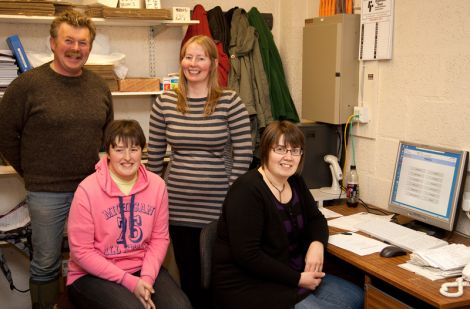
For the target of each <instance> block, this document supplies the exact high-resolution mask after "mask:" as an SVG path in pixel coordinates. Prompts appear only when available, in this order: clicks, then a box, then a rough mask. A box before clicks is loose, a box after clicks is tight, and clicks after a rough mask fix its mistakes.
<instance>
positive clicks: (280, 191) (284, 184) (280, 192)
mask: <svg viewBox="0 0 470 309" xmlns="http://www.w3.org/2000/svg"><path fill="white" fill-rule="evenodd" d="M263 172H264V176H266V179H267V180H268V182H269V183H270V184H271V186H273V188H274V189H276V190H277V192H279V202H282V198H281V196H282V192H284V189H285V188H286V183H283V184H282V189H279V188H278V187H276V186H275V185H274V184H273V183H272V181H271V179H269V177H268V174H266V172H265V171H264V169H263Z"/></svg>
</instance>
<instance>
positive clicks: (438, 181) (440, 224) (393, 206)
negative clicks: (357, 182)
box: [389, 141, 467, 232]
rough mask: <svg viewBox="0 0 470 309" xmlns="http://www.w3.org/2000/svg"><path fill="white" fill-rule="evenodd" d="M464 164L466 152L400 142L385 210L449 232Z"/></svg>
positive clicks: (456, 207) (452, 223)
mask: <svg viewBox="0 0 470 309" xmlns="http://www.w3.org/2000/svg"><path fill="white" fill-rule="evenodd" d="M466 162H467V152H466V151H462V150H452V149H446V148H443V147H435V146H429V145H422V144H417V143H411V142H404V141H401V142H400V143H399V146H398V153H397V159H396V163H395V172H394V175H393V182H392V188H391V191H390V199H389V210H390V211H392V212H395V213H397V214H401V215H405V216H407V217H410V218H412V219H415V220H417V221H419V222H421V223H424V224H425V226H426V225H430V226H432V227H435V228H437V229H436V230H435V231H439V229H443V230H447V231H452V229H453V227H454V222H455V221H456V220H455V217H456V215H457V213H458V212H457V209H458V206H459V200H460V197H461V192H462V190H463V183H462V182H463V179H464V175H465V171H466ZM435 231H434V232H435ZM441 231H442V230H441Z"/></svg>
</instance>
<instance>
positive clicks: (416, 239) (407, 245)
mask: <svg viewBox="0 0 470 309" xmlns="http://www.w3.org/2000/svg"><path fill="white" fill-rule="evenodd" d="M356 227H357V228H358V229H359V230H360V231H362V232H364V233H366V234H369V235H371V236H374V237H375V238H378V239H380V240H383V241H385V242H387V243H390V244H392V245H395V246H398V247H400V248H403V249H405V250H408V251H411V252H413V251H416V250H424V249H432V248H437V247H441V246H445V245H447V244H448V243H447V242H446V241H445V240H442V239H439V238H436V237H433V236H429V235H427V234H426V233H424V232H419V231H415V230H412V229H410V228H407V227H405V226H403V225H400V224H397V223H393V222H390V221H385V220H369V221H367V222H361V223H359V224H358V225H356Z"/></svg>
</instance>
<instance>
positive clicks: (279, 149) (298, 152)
mask: <svg viewBox="0 0 470 309" xmlns="http://www.w3.org/2000/svg"><path fill="white" fill-rule="evenodd" d="M273 151H274V152H275V153H278V154H282V155H286V154H287V152H289V151H290V154H291V155H293V156H301V155H302V154H303V153H304V151H303V150H302V148H292V149H287V148H286V146H282V145H277V146H276V147H273Z"/></svg>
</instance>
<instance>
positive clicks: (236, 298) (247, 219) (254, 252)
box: [212, 121, 363, 309]
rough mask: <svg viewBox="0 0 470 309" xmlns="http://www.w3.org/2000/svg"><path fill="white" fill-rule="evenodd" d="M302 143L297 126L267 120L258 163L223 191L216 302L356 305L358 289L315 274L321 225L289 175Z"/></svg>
mask: <svg viewBox="0 0 470 309" xmlns="http://www.w3.org/2000/svg"><path fill="white" fill-rule="evenodd" d="M303 147H304V136H303V134H302V132H301V131H300V130H299V129H298V128H297V126H295V125H294V124H292V123H290V122H288V121H280V122H279V121H275V122H272V123H271V124H270V125H269V126H268V127H267V128H266V129H265V131H264V133H263V136H262V138H261V145H260V151H261V167H259V168H258V169H254V170H251V171H249V172H248V173H246V174H245V175H243V176H241V177H239V178H238V180H237V181H235V183H234V184H233V185H232V186H231V188H230V190H229V192H228V193H227V197H226V199H225V202H224V206H223V211H222V215H221V217H220V220H219V224H218V230H217V240H216V243H215V248H214V257H213V276H212V283H213V287H214V296H215V302H216V304H217V305H218V307H220V308H224V309H230V308H234V309H240V308H243V309H249V308H295V309H300V308H322V309H324V308H341V309H344V308H362V306H363V291H362V289H361V288H359V287H358V286H356V285H354V284H352V283H349V282H347V281H345V280H343V279H340V278H338V277H335V276H333V275H325V273H323V272H322V268H323V257H324V249H325V247H326V245H327V243H328V225H327V222H326V220H325V217H324V216H323V215H322V214H321V212H320V211H319V210H318V208H317V207H316V206H315V201H314V200H313V197H312V195H311V194H310V192H309V190H308V188H307V186H306V184H305V182H304V181H303V179H302V177H301V176H299V175H298V173H297V172H298V171H299V170H300V168H301V166H302V162H303V156H302V155H303Z"/></svg>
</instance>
